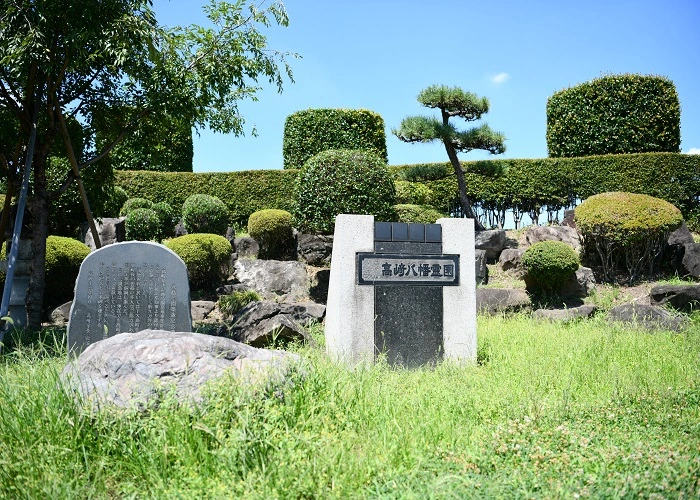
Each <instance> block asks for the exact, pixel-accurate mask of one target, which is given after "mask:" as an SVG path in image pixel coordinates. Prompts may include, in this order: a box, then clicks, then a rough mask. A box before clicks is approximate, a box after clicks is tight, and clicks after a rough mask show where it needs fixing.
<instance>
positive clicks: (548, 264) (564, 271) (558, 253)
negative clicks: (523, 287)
mask: <svg viewBox="0 0 700 500" xmlns="http://www.w3.org/2000/svg"><path fill="white" fill-rule="evenodd" d="M521 262H522V264H523V268H524V269H525V283H527V285H528V289H530V290H532V291H546V292H556V291H558V290H560V289H561V288H562V286H563V285H564V284H565V283H566V282H567V281H568V280H569V279H570V278H571V275H572V274H574V273H575V272H576V270H577V269H578V267H579V260H578V255H577V254H576V251H575V250H574V249H573V248H571V247H570V246H569V245H567V244H566V243H563V242H561V241H540V242H539V243H535V244H534V245H532V246H531V247H529V248H528V249H527V250H525V253H524V254H523V255H522V257H521Z"/></svg>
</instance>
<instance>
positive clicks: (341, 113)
mask: <svg viewBox="0 0 700 500" xmlns="http://www.w3.org/2000/svg"><path fill="white" fill-rule="evenodd" d="M329 149H363V150H370V151H374V152H375V153H377V154H378V155H379V156H380V158H382V159H383V160H384V163H387V162H388V161H389V160H388V156H387V152H386V132H385V131H384V119H383V118H382V117H381V116H380V115H379V114H377V113H375V112H374V111H369V110H366V109H307V110H304V111H297V112H296V113H292V114H291V115H289V116H288V117H287V119H286V120H285V122H284V139H283V142H282V156H283V157H284V168H285V169H290V168H301V167H302V166H303V165H304V163H306V161H307V160H308V159H309V158H311V157H312V156H314V155H316V154H317V153H321V152H323V151H326V150H329Z"/></svg>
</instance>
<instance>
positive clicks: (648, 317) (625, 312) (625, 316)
mask: <svg viewBox="0 0 700 500" xmlns="http://www.w3.org/2000/svg"><path fill="white" fill-rule="evenodd" d="M608 320H610V321H619V322H622V323H627V324H631V325H635V326H639V327H641V328H644V329H647V330H657V329H661V330H672V331H678V330H682V329H683V328H684V327H685V321H684V320H683V318H680V317H678V316H674V315H672V314H671V313H670V312H668V311H667V310H666V309H664V308H662V307H659V306H653V305H647V304H638V303H636V302H630V303H627V304H622V305H619V306H616V307H613V308H612V309H610V310H609V311H608Z"/></svg>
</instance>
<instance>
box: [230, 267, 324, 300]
mask: <svg viewBox="0 0 700 500" xmlns="http://www.w3.org/2000/svg"><path fill="white" fill-rule="evenodd" d="M233 267H234V270H235V279H236V280H237V281H238V282H240V283H242V284H244V285H245V286H246V287H247V288H249V289H251V290H255V291H256V292H258V293H259V294H260V296H261V297H263V298H265V299H279V300H283V301H287V302H294V301H298V300H302V299H305V298H308V296H309V285H310V283H309V276H308V275H307V273H306V266H305V265H304V264H303V263H302V262H297V261H279V260H257V259H239V260H237V261H236V263H235V264H234V266H233Z"/></svg>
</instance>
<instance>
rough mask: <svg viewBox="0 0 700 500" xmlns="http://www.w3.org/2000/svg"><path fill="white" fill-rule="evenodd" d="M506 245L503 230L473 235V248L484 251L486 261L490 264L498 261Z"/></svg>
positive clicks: (480, 232) (492, 230) (479, 232)
mask: <svg viewBox="0 0 700 500" xmlns="http://www.w3.org/2000/svg"><path fill="white" fill-rule="evenodd" d="M505 244H506V232H505V231H504V230H503V229H489V230H486V231H477V232H476V233H474V248H476V249H477V250H485V251H486V260H487V261H488V262H489V263H490V264H492V263H494V262H496V261H497V260H498V256H499V255H501V252H502V251H503V248H504V247H505Z"/></svg>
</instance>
